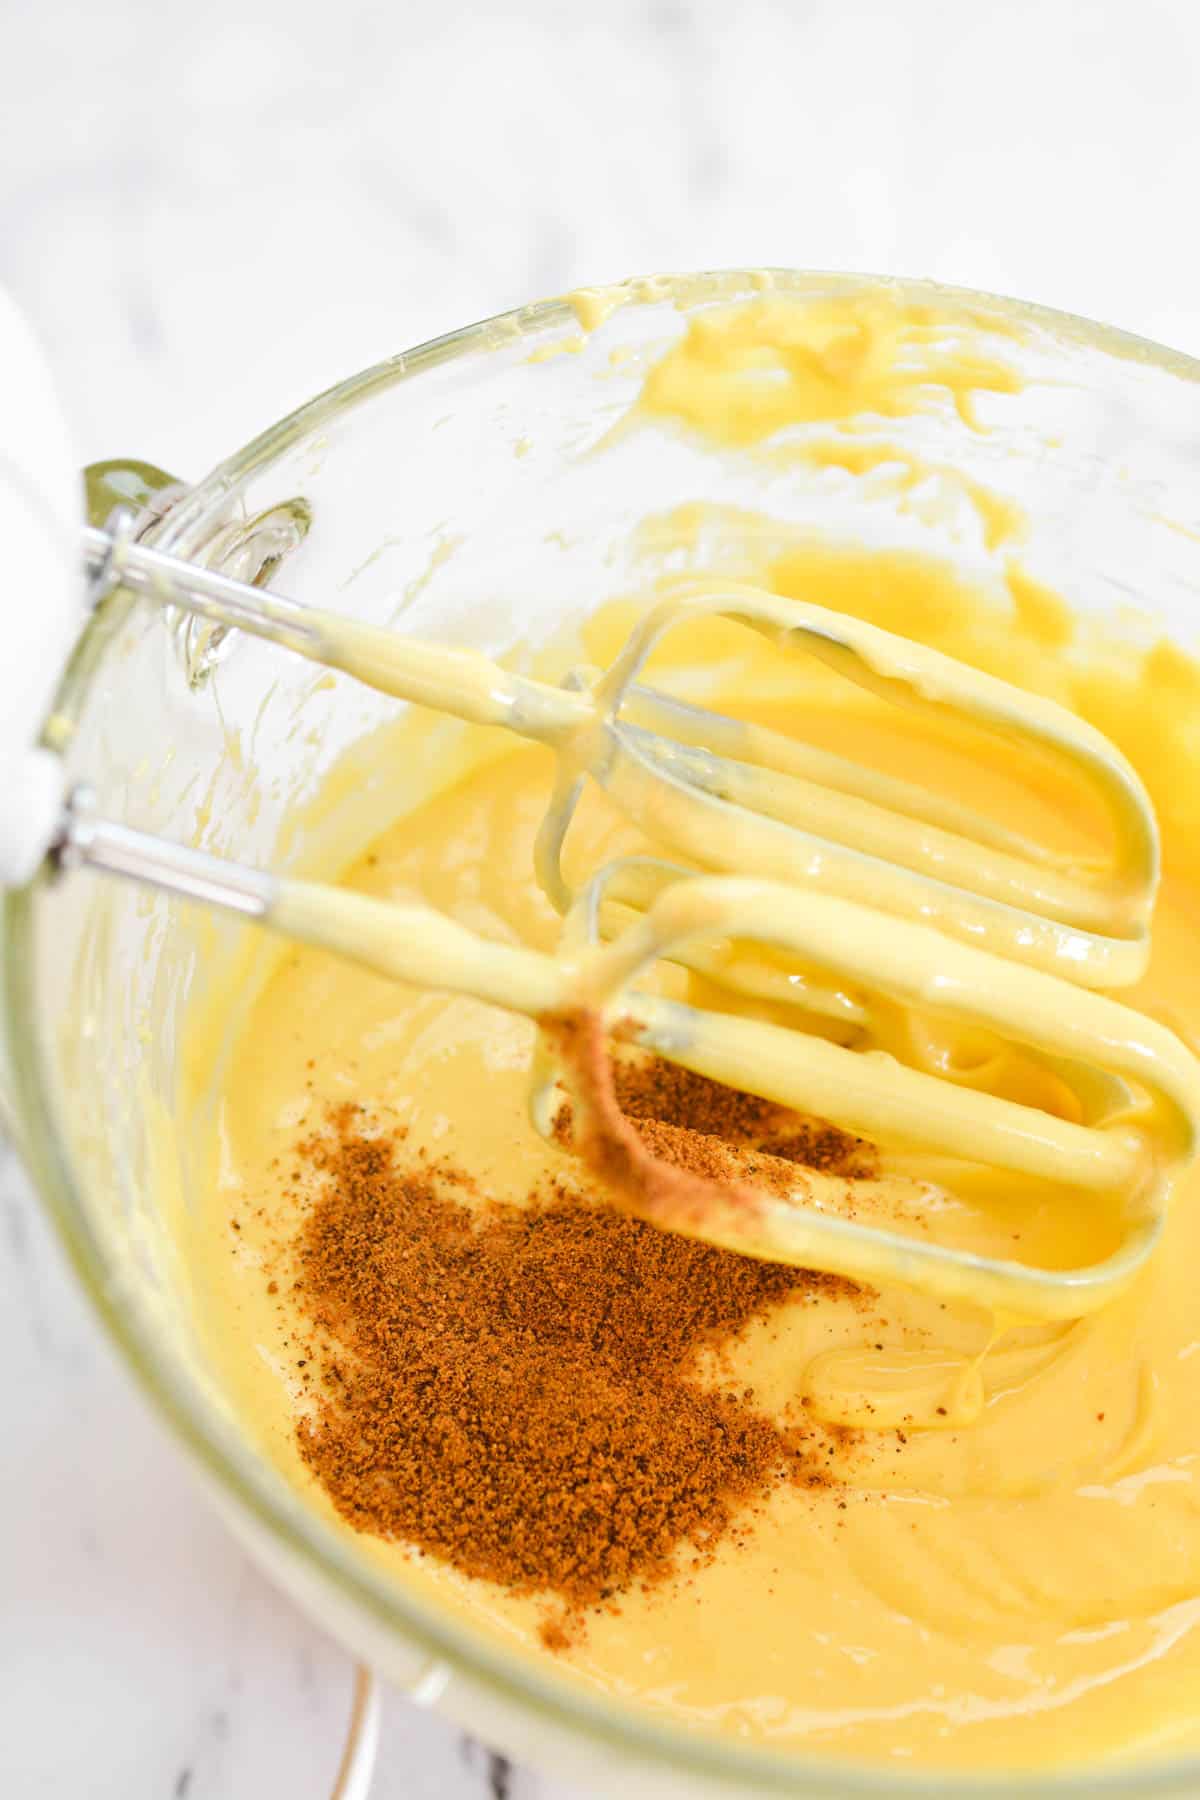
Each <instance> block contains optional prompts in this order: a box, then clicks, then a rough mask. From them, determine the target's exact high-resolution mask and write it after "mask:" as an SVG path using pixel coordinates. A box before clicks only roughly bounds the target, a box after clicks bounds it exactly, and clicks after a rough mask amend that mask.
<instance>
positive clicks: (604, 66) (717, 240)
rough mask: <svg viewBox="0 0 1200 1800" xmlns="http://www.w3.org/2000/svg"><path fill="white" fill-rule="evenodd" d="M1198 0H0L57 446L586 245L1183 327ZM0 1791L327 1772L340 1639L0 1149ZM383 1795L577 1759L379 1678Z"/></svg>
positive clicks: (271, 408) (222, 399)
mask: <svg viewBox="0 0 1200 1800" xmlns="http://www.w3.org/2000/svg"><path fill="white" fill-rule="evenodd" d="M1198 97H1200V6H1197V4H1196V0H1088V4H1081V3H1080V0H1005V3H1004V4H1000V3H999V0H974V4H970V5H965V6H964V5H961V4H958V3H955V0H905V3H903V4H902V3H901V0H739V3H738V4H736V5H734V4H730V3H729V0H692V3H689V0H656V3H653V4H651V3H647V0H606V4H604V5H603V6H597V7H585V6H582V5H576V4H572V0H493V3H492V4H491V5H490V6H489V5H487V4H479V0H476V4H474V5H472V6H466V5H463V4H461V3H460V0H438V3H437V4H430V3H429V0H392V4H389V5H380V4H379V3H378V0H373V3H372V4H369V5H368V4H366V3H365V0H337V4H336V5H320V4H317V0H290V3H289V4H287V5H282V4H280V5H277V6H266V5H261V4H255V3H254V0H249V3H248V4H242V5H239V6H237V7H236V8H235V7H232V6H228V5H225V4H222V0H213V3H212V4H209V5H206V6H204V7H199V6H189V5H184V4H181V3H180V0H157V3H156V4H150V0H110V3H109V4H108V5H106V6H102V7H100V6H98V7H93V8H86V9H85V8H83V7H81V6H78V5H76V6H71V7H67V6H65V5H63V4H62V3H61V0H57V3H56V0H40V3H39V0H0V282H3V283H5V284H7V285H8V286H10V287H11V288H12V289H13V290H14V291H15V293H16V294H17V296H18V298H20V299H21V300H22V301H23V302H24V303H25V305H26V306H27V307H28V309H29V310H30V312H31V313H32V315H33V316H34V317H35V318H36V320H37V321H38V322H39V323H40V325H41V327H42V330H43V334H44V336H45V337H46V340H47V342H48V345H49V347H50V350H51V352H52V355H53V357H54V359H55V361H56V364H57V367H58V370H59V373H60V376H61V378H62V384H63V388H64V392H65V395H66V397H67V400H68V404H69V410H70V412H71V414H72V416H73V420H74V424H75V428H76V433H77V441H78V448H79V456H80V460H81V461H86V460H89V459H93V458H97V457H103V456H115V455H119V454H121V455H134V456H138V457H141V458H144V459H146V460H150V461H154V462H158V463H160V464H162V465H163V466H165V467H166V468H168V469H170V470H172V471H173V472H175V473H177V474H179V475H181V476H184V477H187V476H196V475H198V474H200V473H202V472H203V471H204V470H205V469H206V468H207V466H208V465H209V464H211V463H212V462H213V461H214V460H215V459H216V458H217V457H218V456H220V455H222V454H224V453H226V452H227V451H229V450H231V449H233V448H234V447H235V446H236V445H237V444H238V443H239V442H240V441H242V440H244V439H245V438H246V437H248V436H249V435H250V434H252V433H253V432H255V431H257V430H258V429H259V428H260V427H261V426H263V425H265V424H267V423H269V422H270V420H272V419H273V418H275V417H277V416H278V415H279V414H280V413H281V412H283V411H285V410H286V409H288V408H289V407H291V406H292V405H293V404H294V403H296V402H297V401H300V400H302V399H304V398H305V397H307V396H308V395H309V394H310V393H312V392H314V391H316V390H317V389H318V388H320V387H322V386H325V385H327V384H328V383H330V382H332V381H334V380H336V379H338V378H339V377H340V376H342V375H344V374H347V373H349V372H350V371H351V370H353V369H354V368H357V367H359V366H361V365H363V364H365V363H368V362H371V361H373V360H375V359H376V358H378V357H381V356H384V355H387V354H389V353H391V352H393V351H395V350H398V349H401V348H404V347H405V346H407V345H409V344H412V343H414V342H417V341H419V340H420V339H421V338H423V337H425V336H428V335H431V334H433V333H435V332H439V331H442V330H444V329H447V328H449V327H451V326H455V325H458V324H462V323H465V322H466V321H467V320H469V319H471V318H477V317H480V316H483V315H485V314H487V313H490V312H494V311H496V310H498V309H500V308H502V307H506V306H509V305H513V304H516V303H519V302H521V301H524V300H527V299H531V298H533V297H535V296H537V295H540V294H544V293H549V292H554V291H556V290H559V289H562V288H565V287H568V286H571V285H573V284H575V283H578V282H585V281H603V280H607V279H613V278H616V277H619V276H622V275H625V274H630V273H641V272H647V271H649V270H652V269H656V268H662V267H672V268H684V267H703V266H707V267H717V266H725V265H733V264H737V263H744V262H748V263H784V264H786V263H793V264H804V265H809V266H815V267H845V268H855V269H887V270H895V271H898V272H901V273H908V274H922V275H933V276H938V277H941V278H943V279H947V280H951V281H956V282H961V283H964V284H967V285H973V286H978V287H984V288H993V289H996V290H999V291H1002V292H1010V293H1021V294H1024V295H1027V296H1029V297H1031V298H1035V299H1039V300H1042V301H1045V302H1047V303H1049V304H1052V305H1058V306H1063V307H1067V308H1071V309H1075V310H1078V311H1081V312H1085V313H1091V314H1093V315H1098V316H1102V317H1105V318H1108V319H1111V320H1113V321H1114V322H1116V323H1119V324H1122V325H1124V326H1126V327H1128V328H1130V329H1133V330H1137V331H1142V332H1145V333H1146V334H1148V335H1150V336H1155V337H1159V338H1163V339H1165V340H1166V341H1168V342H1170V343H1174V344H1176V345H1177V346H1179V347H1180V348H1183V349H1190V350H1192V351H1200V233H1198V231H1197V228H1196V193H1197V177H1198V175H1200V106H1198V104H1197V102H1198ZM0 1371H2V1379H3V1385H4V1397H5V1398H4V1415H3V1417H4V1429H3V1438H2V1443H3V1451H2V1452H0V1455H2V1459H3V1460H2V1470H3V1475H2V1479H0V1794H3V1795H4V1796H5V1800H9V1797H11V1800H25V1796H45V1795H52V1796H60V1795H61V1796H71V1797H74V1796H80V1795H86V1796H89V1797H90V1800H142V1797H143V1796H145V1797H148V1800H172V1797H178V1800H243V1797H253V1800H258V1797H259V1796H266V1795H271V1796H275V1795H281V1796H282V1795H287V1796H288V1797H289V1800H321V1797H322V1796H324V1795H325V1794H327V1793H328V1790H329V1786H330V1783H331V1780H332V1776H333V1772H334V1769H335V1767H336V1762H337V1756H338V1747H339V1743H340V1739H341V1734H342V1731H343V1728H344V1722H345V1716H346V1709H347V1704H348V1698H349V1681H350V1671H349V1665H348V1660H347V1658H346V1657H345V1656H344V1655H343V1654H342V1652H341V1651H339V1650H338V1649H337V1648H336V1647H335V1646H334V1645H333V1644H331V1643H330V1642H329V1641H328V1640H327V1639H326V1638H325V1637H324V1636H323V1635H322V1634H321V1633H319V1632H317V1631H315V1630H314V1629H313V1628H312V1627H310V1626H309V1625H308V1624H307V1623H306V1622H305V1620H304V1619H303V1618H301V1617H300V1616H299V1615H298V1614H297V1613H296V1612H295V1611H294V1609H293V1608H292V1607H291V1606H290V1604H289V1603H288V1602H286V1601H285V1600H283V1599H281V1598H280V1597H279V1596H278V1595H276V1594H275V1593H274V1591H273V1590H272V1589H271V1588H270V1586H269V1585H268V1584H267V1583H266V1582H265V1581H264V1580H263V1579H262V1578H261V1577H260V1576H259V1575H257V1574H256V1573H255V1571H254V1570H253V1569H252V1568H251V1567H250V1566H249V1565H248V1564H247V1563H246V1561H245V1559H244V1557H243V1556H242V1555H241V1553H240V1552H239V1551H238V1550H237V1549H236V1548H235V1547H234V1545H233V1544H232V1543H231V1542H230V1540H229V1539H228V1538H227V1537H226V1535H225V1533H224V1531H223V1530H222V1528H221V1527H220V1526H219V1524H218V1523H217V1521H216V1520H215V1518H214V1517H213V1516H212V1515H211V1513H210V1512H209V1510H208V1508H207V1506H206V1505H205V1503H204V1502H203V1500H202V1499H201V1497H200V1496H199V1495H198V1494H197V1493H196V1492H195V1491H194V1489H193V1485H192V1481H191V1478H190V1476H189V1474H188V1472H187V1471H186V1469H185V1468H184V1467H183V1466H182V1465H181V1464H180V1462H179V1460H178V1458H177V1456H176V1454H175V1452H174V1451H173V1449H172V1447H171V1446H170V1445H169V1444H168V1443H167V1442H166V1440H165V1439H164V1437H163V1435H162V1433H161V1432H160V1430H159V1428H158V1426H157V1424H156V1422H155V1421H154V1420H153V1419H152V1418H150V1417H149V1416H148V1414H147V1413H146V1411H145V1409H144V1407H143V1405H142V1403H141V1401H140V1399H139V1397H138V1396H137V1395H136V1394H135V1393H134V1392H133V1390H132V1388H131V1385H130V1382H129V1380H128V1379H127V1377H126V1376H125V1374H124V1372H123V1370H122V1369H121V1368H120V1367H118V1365H117V1363H116V1361H115V1359H114V1357H113V1355H112V1354H111V1352H110V1351H109V1350H108V1348H107V1346H106V1345H105V1343H104V1341H103V1340H102V1339H101V1337H100V1336H99V1334H98V1332H97V1330H96V1327H95V1326H94V1324H93V1322H92V1320H91V1318H90V1316H89V1315H88V1313H87V1312H86V1310H85V1308H84V1306H83V1304H82V1302H81V1301H80V1299H79V1298H78V1296H77V1295H76V1293H75V1290H74V1288H73V1286H72V1283H71V1280H70V1277H69V1275H68V1273H67V1271H66V1269H65V1267H64V1265H63V1261H62V1258H61V1256H60V1254H59V1252H58V1250H57V1247H56V1245H55V1244H54V1243H53V1242H52V1240H51V1236H50V1233H49V1231H48V1230H47V1228H46V1226H45V1225H44V1224H43V1222H42V1220H41V1218H40V1216H39V1214H38V1211H37V1208H36V1205H35V1203H34V1201H33V1198H32V1196H31V1194H30V1192H29V1189H28V1187H27V1184H26V1182H25V1180H24V1177H23V1175H22V1173H21V1172H20V1170H19V1168H18V1166H17V1164H16V1161H15V1159H14V1158H13V1157H12V1156H11V1155H8V1156H4V1154H3V1152H0ZM374 1793H375V1794H376V1795H377V1796H378V1800H434V1797H437V1800H460V1797H466V1796H478V1797H480V1800H483V1797H484V1796H487V1795H489V1794H491V1795H493V1796H500V1795H503V1794H509V1795H511V1796H512V1800H534V1797H535V1796H536V1797H537V1800H566V1790H565V1789H563V1788H562V1787H561V1786H560V1785H556V1784H554V1783H551V1782H548V1781H546V1780H543V1779H540V1778H539V1777H538V1776H537V1775H535V1774H533V1773H528V1772H523V1771H511V1770H508V1769H507V1768H506V1767H505V1766H503V1765H501V1764H500V1763H498V1762H497V1761H496V1760H495V1759H489V1757H488V1756H487V1754H486V1752H484V1751H482V1750H481V1749H479V1748H478V1747H473V1746H471V1745H470V1744H468V1743H466V1742H464V1741H463V1740H460V1739H459V1737H458V1735H457V1734H456V1733H454V1732H452V1731H451V1730H449V1729H448V1728H446V1727H444V1726H442V1725H441V1724H439V1723H438V1722H437V1721H435V1720H431V1719H429V1718H428V1717H425V1716H424V1715H422V1714H420V1713H418V1712H416V1711H415V1710H414V1709H412V1708H411V1707H409V1706H407V1705H406V1704H405V1703H403V1702H401V1701H400V1700H399V1699H396V1698H392V1699H391V1700H389V1702H388V1705H387V1710H386V1717H385V1725H384V1736H383V1746H382V1757H381V1766H380V1773H379V1776H378V1780H377V1784H376V1788H375V1790H374Z"/></svg>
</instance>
